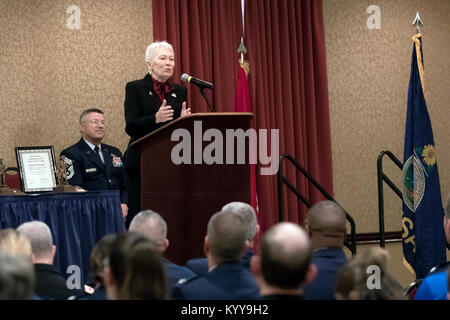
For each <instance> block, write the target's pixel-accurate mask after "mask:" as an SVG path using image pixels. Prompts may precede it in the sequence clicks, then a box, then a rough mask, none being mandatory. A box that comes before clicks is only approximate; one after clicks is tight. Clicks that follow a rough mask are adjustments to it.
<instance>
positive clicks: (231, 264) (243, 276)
mask: <svg viewBox="0 0 450 320" xmlns="http://www.w3.org/2000/svg"><path fill="white" fill-rule="evenodd" d="M246 234H247V228H246V226H245V223H244V219H242V217H241V216H239V215H237V214H234V213H232V212H227V211H224V210H222V211H220V212H217V213H216V214H214V215H213V216H212V217H211V219H210V220H209V222H208V229H207V234H206V237H205V241H204V251H205V255H206V257H207V258H208V268H209V272H208V273H207V274H206V275H203V276H199V277H196V278H193V279H191V280H188V281H186V282H184V283H182V284H178V285H176V286H175V287H174V289H173V290H172V297H173V298H174V299H179V300H245V299H258V298H259V288H258V285H257V284H256V281H255V279H254V278H253V276H252V274H251V273H250V272H249V271H248V270H246V269H245V268H244V267H243V266H242V264H241V261H240V260H241V258H242V255H243V254H244V252H245V251H246V250H247V246H246V243H245V239H246Z"/></svg>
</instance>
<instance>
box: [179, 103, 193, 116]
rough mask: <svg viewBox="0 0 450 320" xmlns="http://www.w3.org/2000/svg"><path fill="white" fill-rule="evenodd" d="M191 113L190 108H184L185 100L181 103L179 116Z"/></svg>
mask: <svg viewBox="0 0 450 320" xmlns="http://www.w3.org/2000/svg"><path fill="white" fill-rule="evenodd" d="M189 115H191V108H187V109H186V101H185V102H183V104H182V105H181V118H183V117H186V116H189Z"/></svg>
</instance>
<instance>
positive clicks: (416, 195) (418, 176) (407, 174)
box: [402, 155, 425, 212]
mask: <svg viewBox="0 0 450 320" xmlns="http://www.w3.org/2000/svg"><path fill="white" fill-rule="evenodd" d="M402 171H403V172H402V175H403V190H402V193H403V201H404V202H405V204H406V205H407V206H408V208H409V210H411V211H412V212H415V211H416V209H417V207H418V206H419V205H420V202H421V201H422V198H423V195H424V193H425V171H424V168H423V166H422V163H421V162H420V160H419V159H417V158H416V157H415V156H414V155H411V156H410V157H409V158H408V160H407V161H406V162H405V165H404V166H403V170H402Z"/></svg>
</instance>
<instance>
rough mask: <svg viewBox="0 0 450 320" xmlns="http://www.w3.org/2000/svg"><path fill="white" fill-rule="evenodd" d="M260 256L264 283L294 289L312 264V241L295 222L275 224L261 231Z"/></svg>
mask: <svg viewBox="0 0 450 320" xmlns="http://www.w3.org/2000/svg"><path fill="white" fill-rule="evenodd" d="M260 256H261V258H260V259H261V262H260V263H261V273H262V276H263V278H264V281H265V282H266V283H267V284H269V285H271V286H275V287H278V288H282V289H297V288H300V287H301V285H302V283H303V282H304V281H305V277H306V274H307V272H308V270H309V266H310V264H311V260H312V248H311V243H310V240H309V239H308V236H307V234H306V232H305V231H303V230H302V229H301V228H300V227H299V226H298V225H296V224H293V223H290V222H282V223H278V224H276V225H275V226H273V227H272V228H270V229H269V230H268V231H267V232H266V233H265V234H264V236H263V238H262V242H261V247H260Z"/></svg>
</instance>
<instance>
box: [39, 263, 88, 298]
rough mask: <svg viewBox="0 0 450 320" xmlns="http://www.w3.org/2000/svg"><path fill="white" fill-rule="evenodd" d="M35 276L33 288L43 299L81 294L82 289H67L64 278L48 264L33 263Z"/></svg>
mask: <svg viewBox="0 0 450 320" xmlns="http://www.w3.org/2000/svg"><path fill="white" fill-rule="evenodd" d="M34 271H35V276H36V279H35V280H36V284H35V290H34V292H35V293H36V295H37V296H39V297H40V298H43V299H55V300H66V299H67V298H69V297H71V296H75V297H77V296H81V295H83V294H84V292H83V291H81V290H77V289H69V288H68V287H67V283H66V280H65V279H64V278H63V277H62V276H61V274H60V273H59V272H58V271H57V270H56V268H55V267H54V266H52V265H49V264H41V263H36V264H34Z"/></svg>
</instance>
